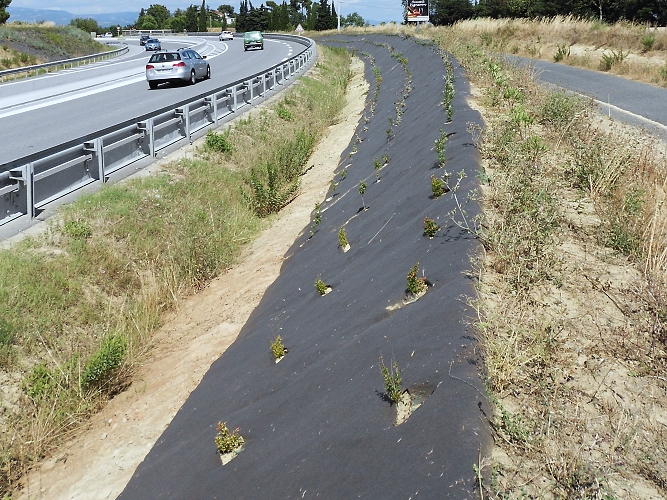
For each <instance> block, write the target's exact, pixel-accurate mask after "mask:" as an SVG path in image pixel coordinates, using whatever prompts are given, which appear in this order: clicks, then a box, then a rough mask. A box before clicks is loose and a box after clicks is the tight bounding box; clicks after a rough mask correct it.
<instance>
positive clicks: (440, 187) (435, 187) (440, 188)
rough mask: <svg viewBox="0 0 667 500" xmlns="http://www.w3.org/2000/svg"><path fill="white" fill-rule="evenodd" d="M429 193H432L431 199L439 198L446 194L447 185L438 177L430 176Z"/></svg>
mask: <svg viewBox="0 0 667 500" xmlns="http://www.w3.org/2000/svg"><path fill="white" fill-rule="evenodd" d="M431 191H432V192H433V198H440V197H441V196H442V195H443V194H445V193H446V192H447V184H446V183H445V181H444V180H442V179H441V178H440V177H436V176H435V175H431Z"/></svg>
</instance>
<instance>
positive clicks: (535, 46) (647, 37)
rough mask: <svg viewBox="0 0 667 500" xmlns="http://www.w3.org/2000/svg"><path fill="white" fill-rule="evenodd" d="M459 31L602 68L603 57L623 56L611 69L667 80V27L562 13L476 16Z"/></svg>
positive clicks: (496, 46) (491, 46) (498, 46)
mask: <svg viewBox="0 0 667 500" xmlns="http://www.w3.org/2000/svg"><path fill="white" fill-rule="evenodd" d="M454 29H455V30H457V31H459V32H461V33H462V34H464V36H465V37H467V38H469V39H473V40H474V41H475V42H476V43H478V44H480V45H482V46H484V47H485V48H487V49H488V50H493V51H496V52H501V53H506V54H513V55H518V56H523V57H531V58H536V59H543V60H545V61H552V62H553V61H554V59H555V58H556V57H557V55H558V54H559V52H560V53H561V55H562V59H561V62H562V63H563V64H569V65H572V66H578V67H583V68H588V69H592V70H600V69H601V67H602V66H604V64H602V63H603V59H604V58H609V57H611V58H612V60H613V59H614V55H617V56H618V57H617V58H616V60H615V61H614V62H613V64H611V66H610V67H609V68H607V69H606V71H609V72H611V73H613V74H616V75H621V76H624V77H627V78H630V79H633V80H637V81H643V82H647V83H653V84H656V85H662V86H664V85H665V84H667V32H665V31H664V30H656V29H652V28H647V27H646V26H643V25H636V24H632V23H628V22H620V23H616V24H613V25H607V24H604V23H600V22H597V21H592V20H584V19H576V18H572V17H562V16H556V17H555V18H549V19H543V20H529V19H489V18H483V19H475V20H470V21H462V22H459V23H457V24H456V26H455V28H454Z"/></svg>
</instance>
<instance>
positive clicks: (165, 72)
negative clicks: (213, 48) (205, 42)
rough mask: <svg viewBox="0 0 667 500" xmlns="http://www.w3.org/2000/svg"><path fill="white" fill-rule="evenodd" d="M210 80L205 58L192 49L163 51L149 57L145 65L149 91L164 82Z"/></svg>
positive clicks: (209, 68) (192, 83)
mask: <svg viewBox="0 0 667 500" xmlns="http://www.w3.org/2000/svg"><path fill="white" fill-rule="evenodd" d="M201 78H204V79H208V78H211V67H210V66H209V64H208V62H206V56H200V55H199V54H198V53H197V52H195V51H194V50H192V49H178V50H164V51H161V52H157V53H155V54H153V55H152V56H151V58H150V59H149V60H148V64H146V81H148V86H149V87H150V88H151V89H155V88H157V86H158V85H159V84H161V83H165V82H189V83H190V84H191V85H194V84H195V82H196V81H197V80H198V79H201Z"/></svg>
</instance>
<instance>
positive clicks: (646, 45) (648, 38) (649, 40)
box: [642, 35, 655, 52]
mask: <svg viewBox="0 0 667 500" xmlns="http://www.w3.org/2000/svg"><path fill="white" fill-rule="evenodd" d="M653 44H655V36H654V35H645V36H643V37H642V50H643V51H644V52H648V51H650V50H651V49H653Z"/></svg>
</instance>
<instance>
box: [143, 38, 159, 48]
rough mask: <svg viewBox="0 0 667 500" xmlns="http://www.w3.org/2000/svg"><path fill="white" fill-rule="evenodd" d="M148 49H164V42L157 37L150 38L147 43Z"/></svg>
mask: <svg viewBox="0 0 667 500" xmlns="http://www.w3.org/2000/svg"><path fill="white" fill-rule="evenodd" d="M145 47H146V50H162V44H161V43H160V40H158V39H157V38H150V39H148V40H146V43H145Z"/></svg>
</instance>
